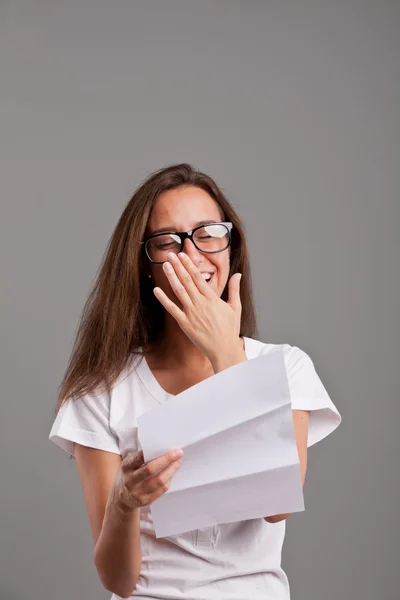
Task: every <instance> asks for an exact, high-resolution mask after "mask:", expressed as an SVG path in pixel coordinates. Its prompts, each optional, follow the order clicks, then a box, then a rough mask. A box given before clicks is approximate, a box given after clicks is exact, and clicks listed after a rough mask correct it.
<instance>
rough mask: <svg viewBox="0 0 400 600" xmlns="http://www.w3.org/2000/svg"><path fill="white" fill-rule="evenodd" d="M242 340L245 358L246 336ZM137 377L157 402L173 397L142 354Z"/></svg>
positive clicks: (246, 351) (246, 349)
mask: <svg viewBox="0 0 400 600" xmlns="http://www.w3.org/2000/svg"><path fill="white" fill-rule="evenodd" d="M243 340H244V351H245V353H246V356H247V358H249V354H248V344H247V338H246V337H245V336H243ZM136 371H137V374H138V376H139V378H140V379H141V381H142V383H143V385H144V386H145V388H146V389H147V391H148V392H149V393H150V394H151V395H152V396H153V398H154V399H155V400H157V402H160V403H162V402H165V401H167V400H168V399H170V398H175V396H176V395H175V394H169V393H168V392H167V391H166V390H164V388H163V387H161V385H160V384H159V383H158V381H157V379H156V377H155V376H154V375H153V372H152V370H151V369H150V367H149V364H148V362H147V360H146V357H145V356H144V355H143V356H142V358H141V360H140V362H139V365H138V367H137V369H136Z"/></svg>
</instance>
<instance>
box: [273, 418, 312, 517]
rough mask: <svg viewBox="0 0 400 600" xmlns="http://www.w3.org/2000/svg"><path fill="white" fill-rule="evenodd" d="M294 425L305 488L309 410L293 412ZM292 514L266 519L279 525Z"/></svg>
mask: <svg viewBox="0 0 400 600" xmlns="http://www.w3.org/2000/svg"><path fill="white" fill-rule="evenodd" d="M292 414H293V425H294V433H295V437H296V445H297V452H298V454H299V461H300V472H301V481H302V483H303V486H304V482H305V478H306V471H307V438H308V422H309V416H310V411H308V410H293V411H292ZM290 514H291V513H287V514H283V515H273V516H271V517H264V519H265V520H266V521H268V523H278V522H279V521H283V520H284V519H287V518H288V517H289V516H290Z"/></svg>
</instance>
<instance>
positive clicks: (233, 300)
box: [228, 273, 242, 312]
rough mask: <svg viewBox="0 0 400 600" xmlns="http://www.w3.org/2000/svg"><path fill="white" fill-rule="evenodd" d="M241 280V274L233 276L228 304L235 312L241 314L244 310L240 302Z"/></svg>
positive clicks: (229, 286) (230, 282) (229, 288)
mask: <svg viewBox="0 0 400 600" xmlns="http://www.w3.org/2000/svg"><path fill="white" fill-rule="evenodd" d="M241 278H242V274H241V273H235V274H234V275H232V277H231V278H230V280H229V283H228V304H229V305H230V306H231V307H232V308H233V310H234V311H235V312H239V311H240V309H241V308H242V304H241V302H240V280H241Z"/></svg>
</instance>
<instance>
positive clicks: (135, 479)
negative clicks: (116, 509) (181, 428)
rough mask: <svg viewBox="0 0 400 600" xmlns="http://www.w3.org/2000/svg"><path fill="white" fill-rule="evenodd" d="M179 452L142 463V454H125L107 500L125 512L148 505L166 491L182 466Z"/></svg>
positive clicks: (130, 452)
mask: <svg viewBox="0 0 400 600" xmlns="http://www.w3.org/2000/svg"><path fill="white" fill-rule="evenodd" d="M182 457H183V451H182V450H179V449H177V450H171V451H170V452H167V453H166V454H163V455H162V456H159V457H157V458H154V459H153V460H150V461H149V462H147V463H145V462H144V458H143V451H142V450H141V451H139V452H132V451H129V450H127V451H125V452H124V453H123V454H122V462H121V467H120V469H119V471H118V473H117V476H116V478H115V481H114V485H113V490H112V495H111V497H112V498H113V501H114V502H117V503H118V504H119V506H120V507H121V508H122V509H124V510H126V509H128V510H134V509H137V508H140V507H141V506H145V505H147V504H151V503H152V502H154V500H156V499H157V498H159V497H160V496H162V495H163V494H165V492H166V491H167V490H168V489H169V486H170V484H171V480H172V477H173V476H174V475H175V473H176V472H177V471H178V469H179V467H180V466H181V463H182Z"/></svg>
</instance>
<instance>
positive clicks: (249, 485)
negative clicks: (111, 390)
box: [138, 350, 304, 537]
mask: <svg viewBox="0 0 400 600" xmlns="http://www.w3.org/2000/svg"><path fill="white" fill-rule="evenodd" d="M138 427H139V437H140V440H141V444H142V447H143V453H144V459H145V461H149V460H151V459H153V458H155V457H157V456H160V455H162V454H164V453H165V452H167V451H168V450H170V449H171V448H182V450H183V451H184V459H183V462H182V465H181V468H180V469H179V471H178V472H177V473H176V474H175V476H174V478H173V480H172V483H171V487H170V488H169V490H168V492H167V493H165V494H164V495H163V496H161V497H160V498H158V499H157V500H155V501H154V502H153V503H152V505H151V512H152V515H153V521H154V527H155V531H156V536H157V537H165V536H170V535H177V534H179V533H183V532H185V531H190V530H192V529H201V528H204V527H208V526H211V525H216V524H221V523H230V522H234V521H240V520H246V519H253V518H259V517H264V516H267V515H274V514H280V513H291V512H298V511H302V510H304V499H303V487H302V482H301V474H300V465H299V458H298V454H297V447H296V440H295V436H294V429H293V419H292V410H291V400H290V393H289V387H288V381H287V376H286V368H285V362H284V358H283V354H282V352H281V351H280V350H277V351H274V352H272V353H270V354H266V355H263V356H260V357H257V358H254V359H251V360H248V361H245V362H242V363H239V364H237V365H234V366H232V367H230V368H228V369H225V370H223V371H221V372H220V373H217V374H216V375H214V376H213V377H210V378H208V379H205V380H204V381H202V382H200V383H199V384H197V385H195V386H192V387H191V388H189V389H187V390H185V391H184V392H182V393H181V394H178V395H177V396H174V397H173V398H171V400H169V401H168V402H166V403H164V404H162V405H161V406H160V407H158V408H157V409H155V410H153V411H150V412H148V413H145V414H143V415H142V416H141V417H139V418H138Z"/></svg>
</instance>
